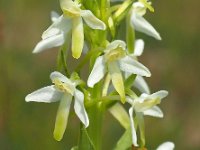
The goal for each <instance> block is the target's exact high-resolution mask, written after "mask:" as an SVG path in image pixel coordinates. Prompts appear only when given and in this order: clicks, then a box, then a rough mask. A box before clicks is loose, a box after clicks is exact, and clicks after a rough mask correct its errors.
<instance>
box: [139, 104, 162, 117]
mask: <svg viewBox="0 0 200 150" xmlns="http://www.w3.org/2000/svg"><path fill="white" fill-rule="evenodd" d="M143 114H144V115H146V116H152V117H157V118H163V116H164V115H163V112H162V110H161V109H160V108H159V107H158V106H153V107H152V108H149V109H147V110H145V111H143Z"/></svg>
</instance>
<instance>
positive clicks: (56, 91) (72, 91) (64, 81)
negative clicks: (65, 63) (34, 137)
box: [25, 72, 89, 141]
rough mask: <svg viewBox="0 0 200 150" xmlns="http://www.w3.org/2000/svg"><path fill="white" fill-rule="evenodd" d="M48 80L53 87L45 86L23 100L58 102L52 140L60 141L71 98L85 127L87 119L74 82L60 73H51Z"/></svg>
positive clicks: (80, 96) (82, 99) (80, 95)
mask: <svg viewBox="0 0 200 150" xmlns="http://www.w3.org/2000/svg"><path fill="white" fill-rule="evenodd" d="M50 78H51V80H52V82H53V83H54V85H50V86H46V87H44V88H41V89H39V90H37V91H34V92H33V93H31V94H28V95H27V96H26V98H25V100H26V102H32V101H33V102H44V103H52V102H57V101H60V105H59V108H58V112H57V116H56V122H55V129H54V138H55V139H56V140H58V141H60V140H61V139H62V137H63V134H64V132H65V129H66V127H67V122H68V116H69V111H70V105H71V102H72V97H74V110H75V113H76V115H77V116H78V118H79V119H80V120H81V122H82V123H83V124H84V125H85V127H88V125H89V119H88V115H87V112H86V110H85V107H84V94H83V93H82V92H81V91H79V90H78V89H76V81H71V80H70V79H68V78H67V77H66V76H64V75H63V74H61V73H60V72H53V73H51V75H50Z"/></svg>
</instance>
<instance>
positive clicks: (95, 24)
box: [81, 10, 106, 30]
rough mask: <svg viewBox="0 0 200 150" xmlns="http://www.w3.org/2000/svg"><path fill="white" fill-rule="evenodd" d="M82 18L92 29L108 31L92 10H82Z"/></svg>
mask: <svg viewBox="0 0 200 150" xmlns="http://www.w3.org/2000/svg"><path fill="white" fill-rule="evenodd" d="M81 16H82V17H83V19H84V21H85V22H86V23H87V25H88V26H89V27H90V28H92V29H99V30H105V29H106V25H105V23H104V22H103V21H101V20H100V19H98V18H97V17H96V16H95V15H94V14H93V13H92V12H91V11H90V10H81Z"/></svg>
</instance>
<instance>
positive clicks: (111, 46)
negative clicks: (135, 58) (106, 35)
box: [105, 40, 126, 52]
mask: <svg viewBox="0 0 200 150" xmlns="http://www.w3.org/2000/svg"><path fill="white" fill-rule="evenodd" d="M117 47H121V48H122V49H124V50H125V49H126V43H125V42H124V41H121V40H115V41H113V42H111V43H110V44H109V45H108V46H107V47H106V49H105V52H106V51H110V50H113V49H116V48H117Z"/></svg>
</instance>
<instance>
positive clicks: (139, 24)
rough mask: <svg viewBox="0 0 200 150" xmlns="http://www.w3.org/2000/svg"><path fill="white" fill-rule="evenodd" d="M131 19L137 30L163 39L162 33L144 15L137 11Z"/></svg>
mask: <svg viewBox="0 0 200 150" xmlns="http://www.w3.org/2000/svg"><path fill="white" fill-rule="evenodd" d="M131 21H132V23H133V26H134V28H135V30H136V31H139V32H142V33H145V34H147V35H149V36H152V37H154V38H155V39H157V40H161V37H160V34H159V33H158V32H157V31H156V30H155V28H154V27H153V26H152V25H151V24H150V23H149V22H148V21H147V20H146V19H144V18H143V17H142V16H140V15H138V14H137V13H133V14H132V16H131Z"/></svg>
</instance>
